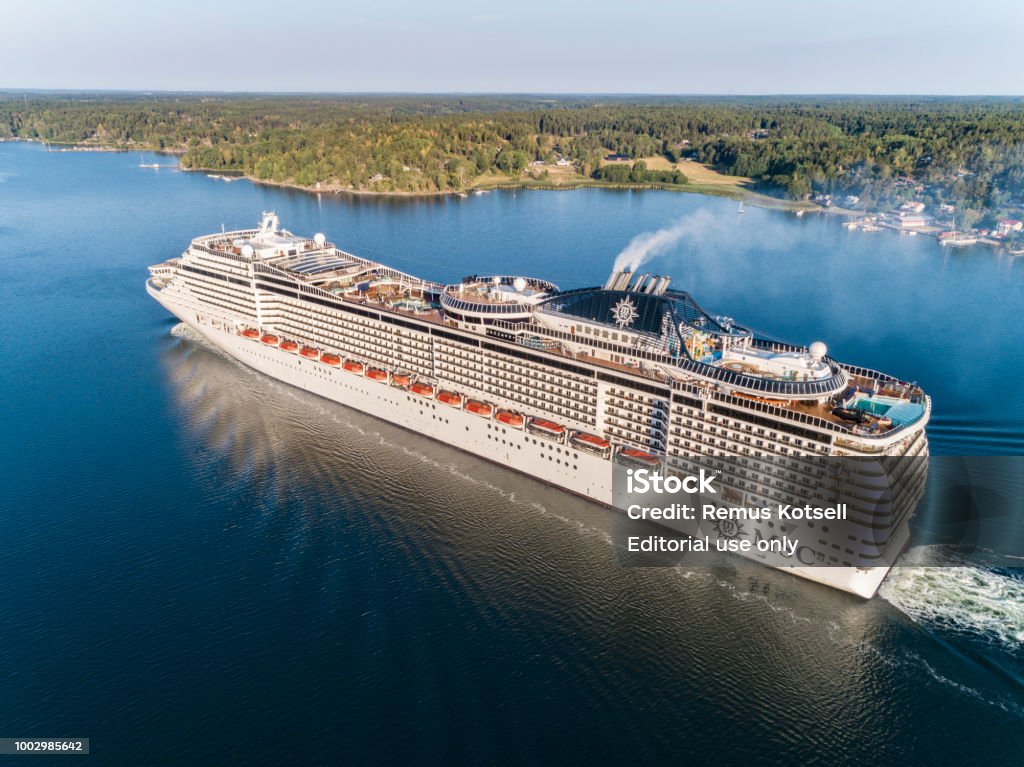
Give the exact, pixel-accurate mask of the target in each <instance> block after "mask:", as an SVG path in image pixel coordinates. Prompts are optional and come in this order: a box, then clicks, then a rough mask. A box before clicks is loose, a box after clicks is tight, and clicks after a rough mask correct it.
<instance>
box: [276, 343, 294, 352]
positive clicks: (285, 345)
mask: <svg viewBox="0 0 1024 767" xmlns="http://www.w3.org/2000/svg"><path fill="white" fill-rule="evenodd" d="M280 348H282V349H284V350H285V351H286V352H297V351H298V350H299V345H298V344H297V343H295V342H294V341H282V342H281V347H280Z"/></svg>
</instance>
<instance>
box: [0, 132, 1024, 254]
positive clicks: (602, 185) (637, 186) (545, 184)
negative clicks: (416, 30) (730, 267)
mask: <svg viewBox="0 0 1024 767" xmlns="http://www.w3.org/2000/svg"><path fill="white" fill-rule="evenodd" d="M4 142H26V143H30V144H42V145H46V146H48V147H49V146H56V147H60V148H59V149H58V150H56V151H59V152H104V153H125V154H128V153H131V152H152V153H153V154H158V155H166V156H172V157H178V158H179V162H178V170H180V171H181V172H183V173H204V174H215V175H220V176H224V177H226V178H230V179H231V180H237V179H244V180H246V181H249V182H250V183H253V184H261V185H264V186H270V187H275V188H278V189H288V190H291V191H296V192H302V193H305V194H314V195H321V194H330V195H338V196H342V195H348V196H350V197H367V198H370V197H378V198H382V199H383V198H398V199H416V198H421V199H436V198H440V197H453V196H454V197H468V196H469V195H470V194H474V193H477V194H482V193H486V192H490V191H494V190H509V189H511V190H517V189H524V190H536V191H549V192H561V191H573V190H576V189H607V190H620V191H630V190H638V191H642V190H645V189H652V190H658V191H665V192H680V193H684V194H700V195H704V196H707V197H724V198H727V199H731V200H736V201H737V202H740V203H742V204H745V205H750V206H752V207H756V208H762V209H764V210H777V211H784V212H788V213H794V214H796V215H797V216H802V215H804V214H806V213H817V214H826V215H832V216H839V217H841V218H845V219H848V220H853V219H857V218H863V217H865V216H871V215H879V214H878V213H871V212H869V211H855V210H848V209H844V208H841V207H837V206H829V207H825V206H822V205H818V204H817V203H813V202H809V201H806V200H786V199H782V198H778V197H772V196H771V195H768V194H764V193H763V192H756V191H753V190H750V189H745V188H742V187H739V186H719V185H714V184H706V183H704V184H702V183H687V184H662V183H629V182H627V183H611V182H607V181H599V180H597V179H588V178H586V177H583V176H580V177H578V178H573V179H570V180H569V181H568V182H566V183H552V182H550V181H545V180H542V179H539V178H536V177H525V178H524V177H520V178H507V179H498V180H493V179H488V180H487V181H483V182H481V183H479V184H470V185H469V186H467V187H465V188H464V189H462V190H456V189H449V190H445V191H440V190H438V191H431V192H423V191H419V192H405V191H384V192H382V191H374V190H370V189H346V188H340V187H338V186H337V185H330V186H328V187H327V188H320V189H317V188H315V187H308V186H303V185H301V184H296V183H294V182H289V181H273V180H270V179H261V178H256V177H255V176H250V175H247V174H244V173H242V172H241V171H236V170H229V169H224V168H184V167H182V166H181V162H180V158H181V157H182V156H184V155H185V154H186V151H187V150H182V149H166V148H164V149H158V148H154V147H151V146H135V147H126V146H111V145H107V144H84V143H76V142H70V141H46V140H45V139H40V138H24V137H20V136H11V137H4V138H0V143H4ZM881 229H882V230H884V231H890V232H895V233H897V234H900V235H903V234H907V232H902V231H900V230H898V229H895V228H893V227H882V228H881ZM913 233H914V234H920V235H922V236H925V237H932V238H935V236H936V235H935V233H933V232H931V231H920V232H917V231H915V232H913ZM938 244H939V245H945V244H946V243H942V242H938ZM978 244H982V245H985V246H988V247H991V246H997V245H1001V243H995V242H988V241H984V242H982V241H981V240H980V239H979V240H978ZM1000 249H1001V250H1006V251H1008V250H1009V249H1008V248H1006V247H1003V248H1000ZM1011 255H1012V256H1018V255H1021V254H1020V253H1011Z"/></svg>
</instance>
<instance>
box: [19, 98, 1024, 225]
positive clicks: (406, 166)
mask: <svg viewBox="0 0 1024 767" xmlns="http://www.w3.org/2000/svg"><path fill="white" fill-rule="evenodd" d="M0 138H22V139H34V140H43V141H47V142H53V143H75V144H83V143H84V144H95V145H100V146H104V147H114V148H123V149H140V148H151V149H158V150H164V151H171V152H175V153H180V154H181V162H182V165H183V166H184V167H185V168H190V169H206V170H210V171H215V172H237V173H242V174H245V175H249V176H252V177H254V178H256V179H262V180H267V181H273V182H277V183H289V184H294V185H297V186H302V187H310V188H315V187H316V185H317V184H320V185H321V186H322V187H323V188H325V189H331V190H353V191H374V192H407V193H436V192H446V191H460V190H463V189H469V188H473V187H474V186H479V185H482V184H500V183H501V182H502V180H503V179H504V180H508V181H509V182H514V181H515V180H516V179H520V178H525V177H526V175H527V174H530V173H533V177H534V178H536V179H537V180H538V181H539V182H543V180H544V177H545V175H544V174H546V173H547V171H546V170H537V171H536V172H534V169H537V168H547V167H548V166H549V165H550V164H553V163H554V162H555V161H556V160H558V159H563V166H565V165H566V164H567V161H570V162H571V171H572V173H573V174H574V175H577V176H578V177H579V179H580V180H581V181H582V182H593V183H606V184H615V185H630V184H657V185H661V186H670V187H672V186H676V187H680V188H685V187H686V185H687V183H688V179H687V177H686V174H685V165H682V166H681V168H674V169H673V170H667V171H666V170H657V169H653V168H651V169H648V166H647V165H645V164H644V163H642V162H633V163H629V164H617V165H602V159H603V158H604V157H605V156H606V155H608V154H619V155H625V156H628V157H630V158H634V159H637V160H639V159H640V158H648V159H649V158H656V157H658V158H660V157H664V158H666V159H667V160H668V161H669V162H670V163H674V162H677V161H680V160H696V161H698V162H701V163H706V164H708V165H710V166H711V167H713V168H715V169H716V170H718V171H720V172H722V173H725V174H729V175H735V176H745V177H750V178H751V179H753V180H754V181H755V182H756V187H757V190H758V191H760V192H764V193H768V194H771V195H773V196H777V197H780V198H788V199H794V200H795V199H801V198H804V197H806V196H807V195H808V194H812V193H822V194H833V195H844V196H845V195H856V196H858V197H859V198H860V203H859V204H860V206H861V207H863V208H866V209H871V208H873V207H876V206H880V205H883V204H892V203H895V202H899V201H900V200H903V199H910V198H911V197H913V198H914V199H922V200H926V201H927V202H929V203H930V204H933V205H938V204H943V203H951V204H955V205H956V206H957V209H958V214H957V216H958V219H959V220H960V222H961V223H963V224H965V225H970V224H973V223H976V222H977V221H979V220H981V219H983V218H986V217H989V218H990V217H992V216H995V215H1003V214H1005V213H1006V212H1008V211H1012V210H1015V209H1018V210H1019V208H1020V205H1021V199H1022V184H1024V100H1021V99H1016V98H1012V99H1011V98H939V97H927V98H923V97H922V98H896V97H858V98H854V97H834V98H826V97H789V98H786V97H770V98H769V97H763V98H754V97H749V98H739V97H737V98H725V97H699V98H698V97H687V98H683V97H679V98H670V97H650V98H645V99H641V98H635V97H634V98H627V97H621V98H615V97H541V96H536V97H531V96H519V97H506V96H490V97H488V96H474V97H456V96H436V97H430V96H312V95H309V96H259V95H237V96H235V95H232V96H225V95H213V94H207V95H203V94H196V95H181V94H179V95H148V96H142V95H133V94H125V95H110V94H92V95H89V94H77V93H76V94H55V93H54V94H38V93H37V94H14V93H10V92H8V93H0ZM539 162H543V163H546V165H543V166H540V165H535V163H539ZM673 167H674V166H673ZM538 174H539V175H538Z"/></svg>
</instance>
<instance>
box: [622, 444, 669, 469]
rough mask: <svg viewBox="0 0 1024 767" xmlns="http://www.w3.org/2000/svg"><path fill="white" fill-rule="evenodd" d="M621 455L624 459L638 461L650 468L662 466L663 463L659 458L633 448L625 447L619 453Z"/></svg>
mask: <svg viewBox="0 0 1024 767" xmlns="http://www.w3.org/2000/svg"><path fill="white" fill-rule="evenodd" d="M619 455H620V456H623V457H624V458H628V459H631V460H633V461H638V462H640V463H643V464H647V465H648V466H660V465H661V461H659V460H658V458H657V456H653V455H651V454H650V453H645V452H644V451H643V450H637V449H635V448H632V447H624V448H622V449H621V450H620V451H619Z"/></svg>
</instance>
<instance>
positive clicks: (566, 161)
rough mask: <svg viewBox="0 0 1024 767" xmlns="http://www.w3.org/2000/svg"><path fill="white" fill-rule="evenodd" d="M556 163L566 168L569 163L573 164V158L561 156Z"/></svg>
mask: <svg viewBox="0 0 1024 767" xmlns="http://www.w3.org/2000/svg"><path fill="white" fill-rule="evenodd" d="M555 165H557V166H558V167H559V168H565V167H567V166H569V165H572V160H570V159H568V158H565V157H559V158H558V161H557V162H556V163H555Z"/></svg>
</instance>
